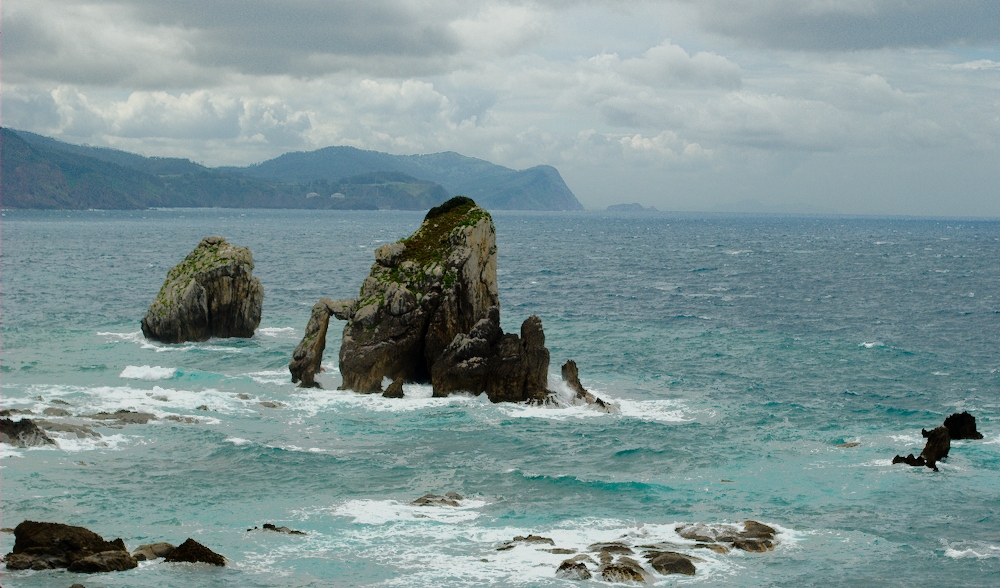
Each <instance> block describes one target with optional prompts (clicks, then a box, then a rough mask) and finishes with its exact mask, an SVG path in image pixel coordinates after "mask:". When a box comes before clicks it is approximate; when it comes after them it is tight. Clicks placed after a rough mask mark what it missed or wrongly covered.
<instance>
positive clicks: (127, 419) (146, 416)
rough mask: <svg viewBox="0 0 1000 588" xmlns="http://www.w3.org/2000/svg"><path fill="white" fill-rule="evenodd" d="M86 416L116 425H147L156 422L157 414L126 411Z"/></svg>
mask: <svg viewBox="0 0 1000 588" xmlns="http://www.w3.org/2000/svg"><path fill="white" fill-rule="evenodd" d="M86 416H87V418H91V419H94V420H97V421H114V424H116V425H145V424H146V423H148V422H149V421H155V420H156V415H155V414H152V413H149V412H136V411H134V410H125V409H120V410H116V411H115V412H99V413H97V414H88V415H86Z"/></svg>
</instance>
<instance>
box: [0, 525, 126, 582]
mask: <svg viewBox="0 0 1000 588" xmlns="http://www.w3.org/2000/svg"><path fill="white" fill-rule="evenodd" d="M106 552H121V553H122V554H123V555H124V556H125V557H126V558H127V559H131V561H132V562H133V563H134V562H135V559H134V558H132V557H131V556H130V555H129V554H128V552H127V551H126V550H125V543H124V542H123V541H122V540H121V539H115V540H114V541H105V540H104V538H103V537H101V536H100V535H98V534H97V533H94V532H93V531H90V530H88V529H85V528H83V527H74V526H72V525H64V524H62V523H39V522H36V521H24V522H22V523H21V524H19V525H18V526H17V527H15V528H14V549H12V550H11V552H10V553H8V554H7V555H6V556H5V557H4V561H5V562H6V563H7V568H8V569H11V570H27V569H32V570H46V569H52V568H69V567H70V566H72V565H73V564H74V563H76V562H78V561H80V560H84V559H86V558H90V557H92V556H95V555H98V554H105V553H106ZM101 561H104V562H105V563H104V564H102V563H100V562H101ZM115 562H117V563H115ZM122 562H126V563H127V560H126V559H123V558H118V557H114V558H113V557H111V556H108V555H102V556H101V557H99V558H96V559H95V560H93V561H91V562H89V563H87V564H83V565H84V566H85V567H86V568H87V570H90V569H91V568H92V567H93V568H94V571H110V570H100V569H96V568H99V567H101V566H102V565H105V564H106V565H108V566H115V565H121V564H122ZM136 565H137V564H136ZM131 567H133V568H134V567H135V565H131ZM116 569H117V568H116ZM121 569H129V568H127V567H124V568H121Z"/></svg>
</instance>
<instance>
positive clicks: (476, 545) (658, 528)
mask: <svg viewBox="0 0 1000 588" xmlns="http://www.w3.org/2000/svg"><path fill="white" fill-rule="evenodd" d="M477 502H478V504H473V503H472V502H470V503H469V504H465V503H463V504H462V506H460V507H459V508H453V507H417V506H413V505H409V504H404V503H400V502H397V501H392V500H351V501H347V502H345V503H342V504H340V505H337V506H334V507H328V508H320V509H312V510H308V511H300V512H298V513H296V516H297V517H298V518H300V519H309V518H312V517H317V516H335V517H348V518H350V519H351V521H352V523H354V525H353V527H351V528H348V529H347V530H346V531H345V532H342V533H337V535H336V536H327V535H323V534H321V533H311V534H310V537H309V539H308V540H307V541H308V542H300V543H297V544H296V547H295V549H296V554H295V555H296V557H322V554H326V553H336V552H338V551H343V550H344V549H350V550H351V552H352V554H355V556H356V557H358V558H361V559H365V560H369V561H371V562H373V563H376V564H382V565H390V566H395V567H400V568H405V569H407V570H409V571H408V573H407V574H406V575H405V576H403V577H400V578H398V579H392V580H389V581H387V582H386V584H389V585H406V586H439V585H441V582H442V578H447V579H448V581H447V584H449V585H463V586H480V585H487V584H490V585H505V586H507V585H510V586H515V585H517V586H531V585H538V584H546V585H547V584H549V583H551V582H553V580H554V579H555V570H556V568H557V567H558V566H559V564H560V563H561V562H562V561H563V560H565V559H566V558H567V557H570V556H569V555H566V554H557V553H550V552H548V551H546V549H551V548H553V547H558V548H563V549H570V550H574V552H576V553H587V548H588V546H589V545H591V544H593V543H598V542H609V541H621V542H623V543H625V544H627V545H629V546H631V547H632V548H633V549H637V550H638V547H639V546H640V545H646V544H655V543H670V544H673V545H676V546H677V547H676V549H678V550H680V551H682V552H687V553H690V554H691V555H695V556H697V557H698V558H699V559H700V560H701V561H698V562H697V563H696V566H697V570H698V572H697V579H698V580H700V581H702V582H705V581H708V582H711V581H712V579H713V578H718V576H719V575H731V574H734V573H738V572H739V570H741V569H742V566H741V565H740V563H739V562H740V560H742V559H743V558H744V557H745V554H744V553H742V552H739V551H733V552H731V553H729V554H725V555H724V554H718V553H715V552H713V551H710V550H707V549H694V544H695V542H694V541H690V540H687V539H684V538H682V537H680V536H679V535H677V533H676V531H675V530H674V528H675V527H676V525H677V523H666V524H641V523H640V524H635V523H629V522H626V521H621V520H616V519H572V520H566V521H563V522H561V523H557V524H556V525H554V526H551V527H548V528H538V527H533V528H522V527H493V526H490V525H489V524H481V523H480V520H482V519H483V518H484V517H482V516H481V515H480V514H479V513H477V512H476V509H478V508H480V506H481V505H483V504H485V502H479V501H477ZM733 524H734V525H736V526H739V523H733ZM768 524H770V523H768ZM772 526H773V527H774V528H775V529H776V530H777V531H778V532H779V535H778V540H779V543H778V545H777V550H784V549H786V548H787V547H788V546H790V545H794V544H795V543H797V542H798V541H800V540H802V539H803V538H804V537H805V535H807V534H805V533H799V532H795V531H791V530H789V529H784V528H782V527H780V526H778V525H773V524H772ZM529 534H538V535H542V536H544V537H548V538H551V539H552V540H553V542H554V543H555V545H554V546H552V545H548V544H537V543H524V542H518V543H515V544H514V545H513V547H512V548H510V549H506V550H503V551H497V547H498V546H500V545H501V544H504V543H507V542H509V541H510V540H511V539H513V538H514V537H515V536H518V535H521V536H525V535H529ZM283 548H285V549H287V548H286V547H284V546H283ZM286 553H287V552H286ZM443 553H447V554H448V556H447V557H442V554H443ZM283 555H284V554H283ZM247 559H249V560H251V561H258V560H259V561H260V562H263V561H265V560H268V559H270V560H272V561H280V559H279V558H276V557H274V550H271V551H270V552H269V553H266V554H253V555H250V556H249V557H248V558H247ZM640 559H641V558H640ZM591 569H592V570H593V569H594V566H591ZM647 569H648V568H647ZM654 578H655V579H656V583H657V584H658V585H659V584H663V585H672V584H673V583H675V582H676V578H672V577H663V576H659V575H655V574H654Z"/></svg>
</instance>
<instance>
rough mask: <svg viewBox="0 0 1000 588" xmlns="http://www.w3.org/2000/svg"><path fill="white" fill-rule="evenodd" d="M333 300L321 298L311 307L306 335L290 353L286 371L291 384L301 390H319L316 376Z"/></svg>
mask: <svg viewBox="0 0 1000 588" xmlns="http://www.w3.org/2000/svg"><path fill="white" fill-rule="evenodd" d="M332 307H333V300H330V299H329V298H321V299H320V301H319V302H317V303H316V304H314V305H313V307H312V313H311V314H310V315H309V323H308V324H306V333H305V335H303V337H302V341H300V342H299V344H298V345H297V346H296V347H295V351H294V352H292V360H291V361H289V362H288V371H290V372H291V373H292V383H293V384H294V383H296V382H298V383H299V387H301V388H319V387H320V385H319V384H317V383H316V374H318V373H319V372H320V371H321V370H322V368H321V367H320V364H322V362H323V351H324V350H325V349H326V331H327V328H328V327H329V325H330V315H332V314H333V308H332Z"/></svg>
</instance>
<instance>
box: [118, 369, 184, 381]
mask: <svg viewBox="0 0 1000 588" xmlns="http://www.w3.org/2000/svg"><path fill="white" fill-rule="evenodd" d="M175 375H177V370H176V369H175V368H171V367H160V366H148V365H130V366H126V367H125V369H123V370H122V373H120V374H118V377H119V378H125V379H127V380H149V381H153V380H169V379H170V378H172V377H174V376H175Z"/></svg>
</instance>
